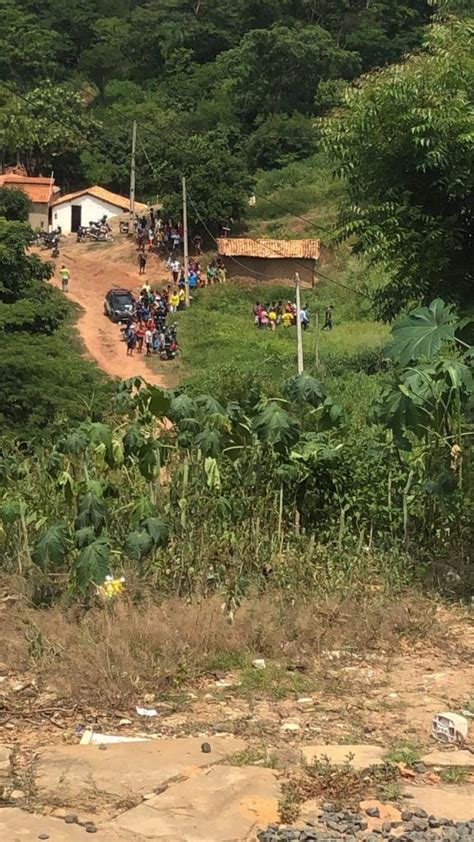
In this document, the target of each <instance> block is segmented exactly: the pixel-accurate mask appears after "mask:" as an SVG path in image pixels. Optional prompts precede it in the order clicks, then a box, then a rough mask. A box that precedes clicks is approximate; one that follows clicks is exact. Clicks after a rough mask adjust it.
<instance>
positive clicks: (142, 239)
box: [135, 208, 202, 255]
mask: <svg viewBox="0 0 474 842" xmlns="http://www.w3.org/2000/svg"><path fill="white" fill-rule="evenodd" d="M135 239H136V242H137V246H138V251H139V252H144V251H145V248H146V246H147V245H148V251H158V252H161V253H162V254H164V255H166V254H172V253H173V252H181V253H182V252H183V251H184V248H183V245H184V228H183V223H182V222H176V223H175V222H173V220H172V219H168V220H167V221H166V222H165V221H164V220H163V219H162V218H161V216H160V215H159V214H158V213H157V212H156V211H155V210H154V209H153V208H151V209H150V211H149V214H148V216H147V215H146V214H142V216H140V217H138V218H137V220H136V222H135ZM192 246H193V250H194V252H195V254H197V255H200V254H201V253H202V237H201V235H200V234H198V233H196V234H195V235H194V237H193V238H192Z"/></svg>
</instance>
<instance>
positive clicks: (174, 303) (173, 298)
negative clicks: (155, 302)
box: [169, 289, 179, 313]
mask: <svg viewBox="0 0 474 842" xmlns="http://www.w3.org/2000/svg"><path fill="white" fill-rule="evenodd" d="M169 306H170V313H176V311H177V309H178V306H179V292H178V290H177V289H176V290H174V291H173V292H172V293H171V295H170V297H169Z"/></svg>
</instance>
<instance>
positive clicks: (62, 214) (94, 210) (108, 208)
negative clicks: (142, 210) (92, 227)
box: [51, 195, 124, 234]
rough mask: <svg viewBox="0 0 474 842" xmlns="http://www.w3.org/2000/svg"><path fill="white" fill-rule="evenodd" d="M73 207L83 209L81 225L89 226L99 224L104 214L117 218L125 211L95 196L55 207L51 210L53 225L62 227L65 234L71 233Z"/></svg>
mask: <svg viewBox="0 0 474 842" xmlns="http://www.w3.org/2000/svg"><path fill="white" fill-rule="evenodd" d="M72 205H80V206H81V208H82V215H81V225H89V222H97V221H98V220H99V219H100V218H101V217H102V216H103V215H104V213H105V214H107V217H108V218H110V217H111V216H117V215H118V214H121V213H123V211H124V209H123V208H120V207H118V206H117V205H111V204H110V203H109V202H104V201H103V200H102V199H96V198H95V196H87V195H85V196H78V197H77V199H73V200H72V201H71V202H64V203H63V204H59V205H53V207H52V208H51V211H52V214H51V225H52V227H53V228H56V226H57V225H60V226H61V229H62V232H63V234H70V233H71V207H72Z"/></svg>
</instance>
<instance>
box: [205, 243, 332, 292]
mask: <svg viewBox="0 0 474 842" xmlns="http://www.w3.org/2000/svg"><path fill="white" fill-rule="evenodd" d="M217 248H218V252H219V257H221V258H222V260H223V262H224V265H225V267H226V269H227V274H228V276H229V277H231V278H232V277H234V278H235V277H239V276H240V277H250V278H254V279H255V281H259V280H272V279H275V280H286V281H291V280H293V279H294V276H295V272H298V273H299V276H300V279H301V281H303V282H306V283H311V284H314V273H315V269H316V262H317V260H318V259H319V255H320V252H321V241H320V240H272V239H270V238H259V239H253V238H250V237H221V238H220V239H219V240H217Z"/></svg>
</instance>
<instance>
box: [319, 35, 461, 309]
mask: <svg viewBox="0 0 474 842" xmlns="http://www.w3.org/2000/svg"><path fill="white" fill-rule="evenodd" d="M472 36H473V27H472V22H471V21H470V20H469V19H455V18H453V19H448V20H447V21H444V22H438V23H436V24H434V25H433V26H431V27H430V28H429V30H428V34H427V37H426V40H425V42H424V44H423V49H422V50H421V51H420V52H419V53H416V54H414V55H412V56H410V57H409V58H408V59H407V60H406V61H405V62H404V63H403V64H398V65H393V66H391V67H387V68H386V69H384V70H382V71H378V72H376V73H373V74H371V75H369V76H367V77H365V78H364V79H363V80H362V81H361V83H360V84H359V85H357V86H355V87H353V88H349V89H347V90H346V93H345V96H344V104H343V106H342V107H341V108H340V109H339V110H337V111H336V112H335V113H334V114H333V115H332V116H330V117H329V118H328V119H326V120H324V121H323V122H322V124H321V127H322V133H323V137H324V142H325V145H326V148H327V150H328V152H329V154H330V155H331V156H332V160H333V162H334V165H335V167H336V169H337V172H338V173H339V174H340V175H341V176H343V178H344V179H345V181H346V184H347V195H348V199H347V202H346V205H345V207H344V209H343V213H342V217H341V223H342V227H341V233H342V236H344V237H350V238H353V239H354V243H355V245H354V248H355V249H356V250H357V251H362V252H365V253H366V254H368V255H370V257H371V258H372V259H373V260H376V261H381V262H383V263H384V264H385V265H386V266H387V268H388V271H389V276H390V281H389V283H388V284H387V285H385V286H384V287H383V288H382V289H381V290H380V291H379V293H378V295H377V303H378V307H379V311H380V313H381V314H382V316H383V317H385V318H387V319H389V318H392V317H393V316H394V315H395V314H397V313H398V312H399V311H400V310H401V309H402V308H404V307H405V306H406V305H407V304H408V303H410V302H411V301H418V300H423V301H425V302H426V301H430V300H431V299H432V298H434V297H436V296H438V295H439V296H443V297H445V298H447V299H448V300H454V301H457V302H458V303H467V302H468V301H469V300H471V299H472V295H473V275H472V246H473V213H472V190H473V186H474V184H473V173H474V168H473V164H474V119H473V110H472V91H473V82H474V64H473V59H472V55H473V53H472V46H473V39H472Z"/></svg>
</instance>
